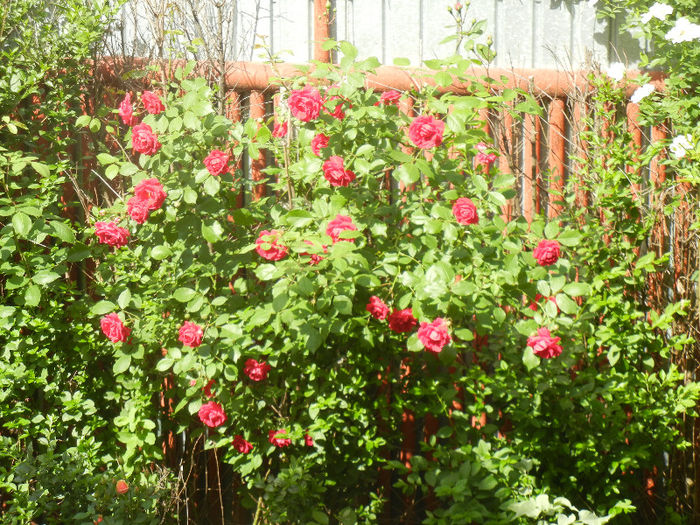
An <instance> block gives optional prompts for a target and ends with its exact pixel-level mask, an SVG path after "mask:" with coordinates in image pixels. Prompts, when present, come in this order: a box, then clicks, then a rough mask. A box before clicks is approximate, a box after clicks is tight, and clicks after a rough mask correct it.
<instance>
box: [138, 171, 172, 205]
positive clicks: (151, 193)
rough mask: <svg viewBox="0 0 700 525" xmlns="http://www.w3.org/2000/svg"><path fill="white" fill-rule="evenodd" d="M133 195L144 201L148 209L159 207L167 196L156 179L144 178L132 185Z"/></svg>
mask: <svg viewBox="0 0 700 525" xmlns="http://www.w3.org/2000/svg"><path fill="white" fill-rule="evenodd" d="M134 196H135V197H136V198H138V199H141V200H142V201H145V202H146V204H147V205H148V209H149V210H150V211H154V210H157V209H159V208H160V207H161V206H162V205H163V202H164V201H165V198H166V197H167V196H168V194H167V193H165V191H164V190H163V185H162V184H161V183H160V182H158V179H156V178H152V179H145V180H142V181H141V182H139V183H138V184H137V185H136V186H134Z"/></svg>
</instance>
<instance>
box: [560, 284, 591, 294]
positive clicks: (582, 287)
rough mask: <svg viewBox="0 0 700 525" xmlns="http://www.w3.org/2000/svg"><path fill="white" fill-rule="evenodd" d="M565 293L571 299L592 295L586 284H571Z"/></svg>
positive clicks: (567, 286) (566, 287) (565, 287)
mask: <svg viewBox="0 0 700 525" xmlns="http://www.w3.org/2000/svg"><path fill="white" fill-rule="evenodd" d="M564 292H565V293H566V294H567V295H568V296H569V297H584V296H586V295H588V294H590V293H591V287H590V285H588V284H586V283H569V284H567V285H566V286H564Z"/></svg>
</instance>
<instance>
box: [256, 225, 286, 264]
mask: <svg viewBox="0 0 700 525" xmlns="http://www.w3.org/2000/svg"><path fill="white" fill-rule="evenodd" d="M281 235H282V232H281V231H279V230H272V231H268V230H263V231H261V232H260V235H259V236H258V238H257V239H256V240H255V251H256V252H258V255H260V257H262V258H263V259H267V260H268V261H279V260H280V259H284V256H285V255H287V247H286V246H285V245H283V244H277V241H278V240H279V238H280V236H281Z"/></svg>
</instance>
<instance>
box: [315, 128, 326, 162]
mask: <svg viewBox="0 0 700 525" xmlns="http://www.w3.org/2000/svg"><path fill="white" fill-rule="evenodd" d="M327 147H328V137H327V136H326V135H324V134H323V133H319V134H318V135H316V136H315V137H314V138H313V139H311V151H313V153H314V155H316V156H317V157H318V156H319V155H320V153H321V150H322V149H324V148H327Z"/></svg>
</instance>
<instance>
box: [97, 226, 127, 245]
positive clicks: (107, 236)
mask: <svg viewBox="0 0 700 525" xmlns="http://www.w3.org/2000/svg"><path fill="white" fill-rule="evenodd" d="M95 235H97V240H98V241H100V242H101V243H102V244H109V245H110V246H117V247H119V246H124V245H126V243H127V242H128V239H129V230H127V229H126V228H121V227H119V226H117V224H116V223H115V222H114V221H109V222H103V221H97V222H96V223H95Z"/></svg>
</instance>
